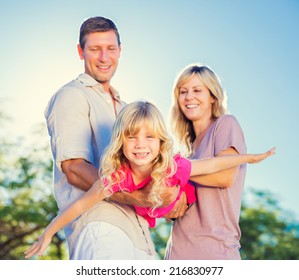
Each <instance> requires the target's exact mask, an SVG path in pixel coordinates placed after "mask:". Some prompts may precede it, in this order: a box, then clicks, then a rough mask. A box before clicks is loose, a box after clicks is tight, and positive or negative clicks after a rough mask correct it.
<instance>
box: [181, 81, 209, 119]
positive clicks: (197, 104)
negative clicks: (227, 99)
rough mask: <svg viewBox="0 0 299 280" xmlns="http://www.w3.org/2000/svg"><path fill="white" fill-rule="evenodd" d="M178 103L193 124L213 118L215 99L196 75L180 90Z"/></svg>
mask: <svg viewBox="0 0 299 280" xmlns="http://www.w3.org/2000/svg"><path fill="white" fill-rule="evenodd" d="M178 103H179V106H180V109H181V110H182V112H183V114H184V115H185V117H186V118H187V119H188V120H190V121H192V122H195V121H197V120H200V119H202V118H204V117H207V118H208V119H210V118H211V116H212V104H213V103H214V99H213V97H212V96H211V95H210V91H209V90H208V88H207V87H206V86H204V84H203V83H202V81H201V79H200V78H199V77H198V76H196V75H195V76H193V77H192V78H191V79H190V80H189V81H188V82H186V83H184V84H182V86H181V87H180V88H179V95H178Z"/></svg>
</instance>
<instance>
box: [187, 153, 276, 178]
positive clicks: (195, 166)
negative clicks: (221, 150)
mask: <svg viewBox="0 0 299 280" xmlns="http://www.w3.org/2000/svg"><path fill="white" fill-rule="evenodd" d="M273 154H275V148H272V149H270V150H269V151H267V152H265V153H262V154H245V155H229V156H219V157H214V158H211V159H202V160H191V174H190V177H192V176H196V175H203V174H211V173H215V172H218V171H221V170H224V169H228V168H232V167H236V166H238V165H241V164H245V163H258V162H260V161H262V160H264V159H266V158H267V157H269V156H271V155H273Z"/></svg>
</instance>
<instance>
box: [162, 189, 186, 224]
mask: <svg viewBox="0 0 299 280" xmlns="http://www.w3.org/2000/svg"><path fill="white" fill-rule="evenodd" d="M187 209H188V204H187V196H186V193H185V192H182V195H181V197H180V199H179V200H178V201H177V202H176V203H175V205H174V206H173V208H172V209H171V211H170V212H169V213H168V214H166V215H165V216H164V218H165V219H166V220H168V221H170V220H171V219H177V218H180V217H183V216H184V214H185V212H186V211H187Z"/></svg>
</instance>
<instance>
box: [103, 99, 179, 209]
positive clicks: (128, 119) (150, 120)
mask: <svg viewBox="0 0 299 280" xmlns="http://www.w3.org/2000/svg"><path fill="white" fill-rule="evenodd" d="M142 127H146V128H147V129H149V130H150V131H151V132H152V133H153V135H154V136H156V137H158V138H159V139H160V154H159V155H158V156H157V158H156V159H155V160H154V162H153V168H152V173H151V177H152V181H153V185H152V188H151V191H150V193H149V198H150V200H151V201H152V202H153V205H154V207H153V209H155V208H157V207H159V206H160V205H161V204H162V199H161V196H160V195H161V193H162V190H163V188H164V186H166V185H167V181H168V179H169V178H170V177H171V176H172V175H173V174H174V173H175V171H176V165H175V162H174V160H173V148H172V147H173V142H172V139H171V137H170V136H169V134H168V132H167V130H166V126H165V123H164V120H163V117H162V114H161V113H160V111H159V110H158V109H157V107H156V106H155V105H153V104H152V103H150V102H146V101H137V102H133V103H130V104H128V105H126V107H124V108H123V109H122V110H121V112H120V113H119V115H118V116H117V119H116V121H115V123H114V126H113V130H112V138H111V141H110V144H109V145H108V147H107V149H106V150H105V152H104V154H103V157H102V160H101V169H100V176H101V177H102V178H103V179H105V180H106V181H107V184H108V185H107V187H108V188H109V187H110V186H111V185H113V184H114V183H115V182H121V181H122V180H124V173H123V172H122V171H121V166H122V165H124V164H127V163H128V161H127V159H126V157H125V155H124V153H123V143H124V141H126V140H125V139H126V137H127V136H129V135H135V134H136V133H138V132H139V131H140V129H141V128H142Z"/></svg>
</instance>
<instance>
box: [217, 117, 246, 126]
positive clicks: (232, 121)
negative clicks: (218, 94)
mask: <svg viewBox="0 0 299 280" xmlns="http://www.w3.org/2000/svg"><path fill="white" fill-rule="evenodd" d="M215 124H216V127H219V126H238V127H241V126H240V123H239V121H238V120H237V118H236V117H235V116H234V115H230V114H225V115H222V116H220V117H219V118H218V119H217V120H216V122H215Z"/></svg>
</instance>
